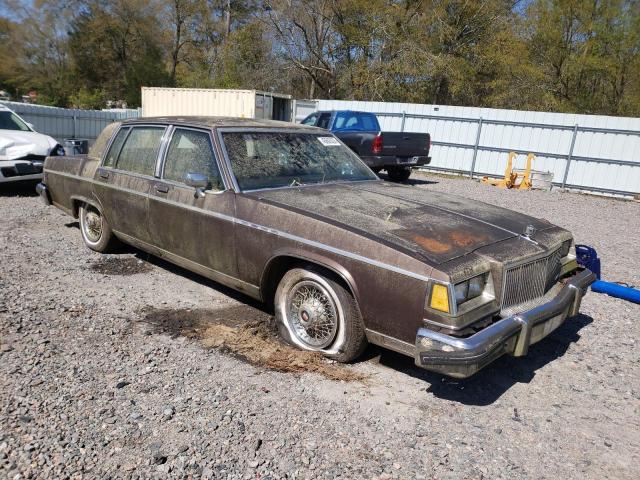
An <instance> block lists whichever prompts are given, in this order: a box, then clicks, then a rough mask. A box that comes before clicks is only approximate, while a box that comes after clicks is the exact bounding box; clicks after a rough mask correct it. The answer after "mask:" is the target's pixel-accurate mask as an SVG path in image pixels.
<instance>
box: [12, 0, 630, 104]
mask: <svg viewBox="0 0 640 480" xmlns="http://www.w3.org/2000/svg"><path fill="white" fill-rule="evenodd" d="M0 1H1V2H3V4H6V6H5V8H4V11H7V12H12V15H11V18H0V88H3V89H7V90H9V91H11V92H12V93H14V94H18V95H19V94H23V93H26V92H27V91H29V90H32V89H35V90H37V91H38V93H39V101H40V102H47V103H50V104H54V105H61V106H67V105H73V106H79V107H82V108H90V107H91V108H99V107H101V106H104V104H105V103H106V102H107V101H109V100H111V101H116V100H120V101H126V102H127V103H128V104H129V106H132V107H134V106H138V105H139V103H140V87H141V86H185V87H198V88H247V89H259V90H274V91H278V92H283V93H291V94H293V95H294V96H296V97H298V98H305V97H306V98H321V97H326V98H345V99H357V100H379V101H398V102H417V103H434V104H453V105H469V106H486V107H496V108H517V109H531V110H549V111H560V112H579V113H594V114H610V115H639V114H640V2H638V1H637V0H598V1H594V0H526V1H525V0H520V1H518V0H477V1H468V0H350V1H339V0H263V1H259V0H105V1H99V0H74V2H68V1H66V0H40V1H39V2H37V4H36V5H37V7H38V8H36V9H35V12H34V9H33V8H29V4H28V3H27V4H26V6H25V2H21V1H19V0H0Z"/></svg>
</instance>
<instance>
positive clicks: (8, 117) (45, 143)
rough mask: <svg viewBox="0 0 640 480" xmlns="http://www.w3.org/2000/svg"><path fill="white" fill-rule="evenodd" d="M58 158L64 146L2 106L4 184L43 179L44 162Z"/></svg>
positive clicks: (1, 168) (0, 142)
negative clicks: (48, 158)
mask: <svg viewBox="0 0 640 480" xmlns="http://www.w3.org/2000/svg"><path fill="white" fill-rule="evenodd" d="M56 155H64V148H63V147H62V145H60V144H59V143H58V142H57V141H56V140H54V139H53V138H51V137H50V136H48V135H43V134H42V133H38V132H36V131H34V130H33V126H32V125H31V124H29V123H27V122H25V121H24V120H23V119H22V118H20V117H19V116H18V115H17V114H16V113H15V112H13V111H12V110H10V109H8V108H7V107H5V106H4V105H2V104H0V184H2V183H6V182H18V181H25V180H40V179H42V165H43V164H44V159H45V158H46V157H48V156H56Z"/></svg>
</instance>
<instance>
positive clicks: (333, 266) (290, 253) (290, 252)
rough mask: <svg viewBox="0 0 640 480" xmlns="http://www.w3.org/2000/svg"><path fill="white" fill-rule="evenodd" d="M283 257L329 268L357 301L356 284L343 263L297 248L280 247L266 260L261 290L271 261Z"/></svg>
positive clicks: (261, 279)
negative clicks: (342, 281)
mask: <svg viewBox="0 0 640 480" xmlns="http://www.w3.org/2000/svg"><path fill="white" fill-rule="evenodd" d="M283 257H289V258H296V259H299V260H302V261H306V262H309V263H314V264H316V265H319V266H321V267H324V268H326V269H327V270H330V271H331V272H333V273H335V274H336V275H338V276H339V277H340V278H341V279H342V280H344V282H345V283H346V284H347V286H348V287H349V290H350V291H351V293H352V294H353V296H354V298H355V299H356V302H359V299H360V295H359V292H358V287H357V284H356V282H355V280H354V279H353V276H352V275H351V273H350V272H349V271H348V270H347V269H346V268H345V267H344V266H343V265H341V264H340V263H338V262H336V261H335V260H333V259H331V258H328V257H326V256H324V255H320V254H317V253H314V252H309V251H304V250H298V249H280V250H277V251H276V252H274V254H273V255H272V256H271V257H270V258H269V260H268V261H267V262H266V264H265V266H264V269H263V270H262V276H261V278H260V285H261V290H263V286H264V285H265V283H266V280H267V279H266V275H267V273H268V272H269V270H270V269H271V266H272V264H273V262H275V261H277V260H278V259H279V258H283Z"/></svg>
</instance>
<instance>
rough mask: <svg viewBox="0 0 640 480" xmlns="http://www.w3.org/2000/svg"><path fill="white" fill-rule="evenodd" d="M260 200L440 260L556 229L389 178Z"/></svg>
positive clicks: (277, 193)
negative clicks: (531, 231) (528, 232)
mask: <svg viewBox="0 0 640 480" xmlns="http://www.w3.org/2000/svg"><path fill="white" fill-rule="evenodd" d="M249 195H251V196H253V197H258V198H259V199H260V200H261V201H265V202H268V203H270V204H273V205H276V206H280V207H282V208H286V209H288V210H292V211H297V212H300V213H303V214H305V215H308V216H311V217H315V218H317V219H319V220H322V221H325V222H329V223H332V224H334V225H339V226H341V227H343V228H345V229H346V230H350V231H353V232H356V233H358V234H361V235H363V236H366V237H369V238H371V237H374V238H376V239H377V240H379V241H381V242H383V243H385V244H387V245H391V246H393V247H395V248H399V249H402V250H405V251H408V252H410V253H411V254H414V255H415V256H419V257H423V258H425V259H427V260H429V261H430V262H432V263H435V264H441V263H444V262H447V261H450V260H453V259H455V258H458V257H460V256H463V255H466V254H468V253H471V252H473V251H474V250H477V249H478V248H481V247H484V246H487V245H491V244H494V243H496V242H500V241H503V240H506V239H509V238H513V237H517V236H519V235H521V234H523V233H524V231H525V229H526V228H527V227H528V226H532V227H533V228H534V229H536V231H538V230H544V229H546V228H550V227H553V225H551V224H550V223H549V222H547V221H546V220H539V219H535V218H532V217H529V216H527V215H523V214H520V213H517V212H514V211H511V210H507V209H504V208H500V207H495V206H493V205H488V204H485V203H481V202H478V201H476V200H473V199H468V198H464V197H459V196H456V195H450V194H443V193H436V192H432V191H429V190H427V189H422V188H417V187H411V186H404V185H397V184H392V183H387V182H381V181H380V182H377V181H374V182H351V183H341V184H329V185H318V186H303V187H299V188H284V189H274V190H263V191H259V192H258V191H256V192H252V193H250V194H249Z"/></svg>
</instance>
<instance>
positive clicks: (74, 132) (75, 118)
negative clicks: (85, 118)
mask: <svg viewBox="0 0 640 480" xmlns="http://www.w3.org/2000/svg"><path fill="white" fill-rule="evenodd" d="M77 121H78V117H77V116H76V114H75V113H74V114H73V137H72V138H76V131H77V130H76V123H77Z"/></svg>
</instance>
